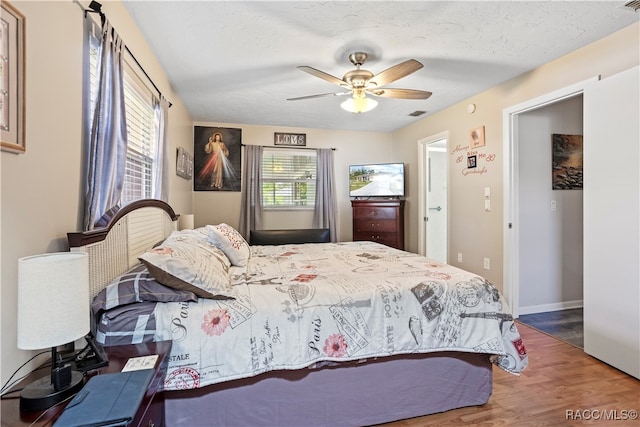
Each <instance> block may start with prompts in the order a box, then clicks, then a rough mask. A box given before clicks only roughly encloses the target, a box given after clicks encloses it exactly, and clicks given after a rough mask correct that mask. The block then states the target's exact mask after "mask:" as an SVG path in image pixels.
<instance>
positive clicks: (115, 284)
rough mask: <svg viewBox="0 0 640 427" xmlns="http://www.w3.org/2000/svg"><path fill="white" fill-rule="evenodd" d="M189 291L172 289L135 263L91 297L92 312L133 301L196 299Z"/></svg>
mask: <svg viewBox="0 0 640 427" xmlns="http://www.w3.org/2000/svg"><path fill="white" fill-rule="evenodd" d="M197 300H198V297H197V296H196V294H194V293H193V292H191V291H185V290H180V289H173V288H169V287H167V286H164V285H162V284H160V283H158V282H157V281H156V279H154V278H153V277H152V276H151V274H149V270H148V269H147V268H146V267H145V266H144V265H142V264H136V265H135V266H133V267H132V268H131V269H129V270H128V271H127V272H126V273H124V274H123V275H121V276H119V277H116V278H115V279H114V280H113V281H112V282H111V283H109V284H108V285H107V286H106V287H105V288H104V289H103V290H102V291H100V293H99V294H98V295H96V296H95V298H94V299H93V304H92V305H91V309H92V310H93V312H94V313H98V311H100V310H109V309H111V308H114V307H118V306H121V305H126V304H132V303H134V302H143V301H148V302H171V301H197Z"/></svg>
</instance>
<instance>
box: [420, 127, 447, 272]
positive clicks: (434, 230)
mask: <svg viewBox="0 0 640 427" xmlns="http://www.w3.org/2000/svg"><path fill="white" fill-rule="evenodd" d="M419 144H420V160H421V161H420V167H419V169H420V171H419V173H420V185H419V187H420V196H421V197H420V201H419V203H420V216H421V218H422V221H421V226H420V230H419V232H420V239H419V246H420V253H421V254H422V255H425V256H427V257H429V258H432V259H435V260H437V261H440V262H443V263H447V262H448V256H447V253H448V221H447V218H448V209H447V200H448V193H447V138H446V135H444V134H439V135H435V136H433V137H430V138H426V139H424V140H421V141H419Z"/></svg>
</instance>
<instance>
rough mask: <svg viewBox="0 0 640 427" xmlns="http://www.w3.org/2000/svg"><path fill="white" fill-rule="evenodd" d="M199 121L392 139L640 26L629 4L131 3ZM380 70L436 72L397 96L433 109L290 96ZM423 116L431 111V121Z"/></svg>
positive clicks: (399, 84)
mask: <svg viewBox="0 0 640 427" xmlns="http://www.w3.org/2000/svg"><path fill="white" fill-rule="evenodd" d="M123 3H124V5H125V7H126V8H127V9H128V11H129V13H130V14H131V16H132V18H133V19H134V21H135V22H136V23H137V25H138V27H139V28H140V30H141V31H142V33H143V34H144V36H145V38H146V39H147V41H148V43H149V45H150V46H151V49H152V50H153V51H154V53H155V55H156V56H157V57H158V59H159V61H160V63H161V64H162V66H163V68H164V69H165V71H166V73H167V75H168V77H169V80H170V82H171V84H172V86H173V87H174V89H175V90H176V92H177V93H178V94H179V96H180V98H181V99H182V101H183V102H184V103H185V105H186V107H187V109H188V110H189V112H190V114H191V115H192V117H193V119H194V120H195V121H201V122H224V123H237V124H260V125H277V126H293V127H311V128H330V129H345V130H371V131H384V132H390V131H393V130H396V129H399V128H401V127H403V126H406V125H408V124H410V123H412V122H414V121H416V120H419V119H420V118H422V117H426V115H428V114H431V113H434V112H436V111H439V110H442V109H444V108H446V107H448V106H450V105H452V104H455V103H457V102H460V101H462V100H464V99H466V98H468V97H470V96H473V95H475V94H477V93H480V92H482V91H484V90H486V89H488V88H490V87H492V86H495V85H496V84H499V83H501V82H504V81H506V80H509V79H511V78H513V77H516V76H518V75H520V74H522V73H524V72H526V71H528V70H531V69H533V68H536V67H537V66H539V65H541V64H544V63H546V62H549V61H551V60H553V59H555V58H558V57H560V56H562V55H564V54H566V53H568V52H571V51H573V50H575V49H577V48H579V47H582V46H584V45H587V44H589V43H591V42H593V41H595V40H598V39H600V38H602V37H604V36H606V35H608V34H610V33H613V32H615V31H617V30H619V29H621V28H623V27H626V26H628V25H630V24H632V23H634V22H637V21H638V19H640V18H639V16H640V15H638V14H637V13H634V12H633V11H632V10H629V9H628V8H623V7H621V5H622V4H623V1H604V2H602V1H601V2H595V1H583V2H572V1H567V2H561V1H530V2H516V1H499V2H498V1H473V2H460V1H448V2H435V1H385V2H382V1H378V2H365V1H325V2H317V1H298V2H283V1H251V2H250V1H193V2H192V1H139V0H124V1H123ZM355 51H363V52H366V53H368V54H369V59H368V60H367V62H366V63H365V65H364V66H363V68H365V69H368V70H370V71H371V72H373V73H374V74H376V73H379V72H380V71H383V70H385V69H387V68H389V67H391V66H393V65H395V64H397V63H399V62H402V61H404V60H406V59H410V58H414V59H416V60H418V61H420V62H422V63H423V64H424V68H422V69H420V70H419V71H417V72H415V73H414V74H411V75H410V76H408V77H405V78H402V79H400V80H398V81H396V82H394V83H391V84H389V85H388V86H387V87H389V88H407V89H419V90H428V91H432V92H433V96H431V98H429V99H427V100H400V99H390V98H377V100H378V101H379V104H378V107H377V108H376V109H374V110H372V111H370V112H367V113H363V114H351V113H348V112H345V111H344V110H342V109H341V108H340V102H342V101H343V100H344V99H345V98H344V97H333V96H328V97H323V98H314V99H307V100H300V101H287V98H292V97H299V96H306V95H314V94H322V93H328V92H339V91H341V88H339V87H338V86H335V85H332V84H331V83H329V82H327V81H324V80H321V79H319V78H317V77H314V76H311V75H309V74H307V73H304V72H302V71H300V70H298V69H297V68H296V67H297V66H298V65H308V66H311V67H314V68H317V69H319V70H322V71H324V72H326V73H329V74H332V75H334V76H336V77H338V78H342V76H343V75H344V73H345V72H347V71H349V70H351V69H353V68H354V67H353V65H352V64H351V63H350V62H349V60H348V56H349V54H350V53H352V52H355ZM416 110H424V111H427V114H426V115H423V116H421V117H420V118H416V117H410V116H409V114H410V113H412V112H414V111H416Z"/></svg>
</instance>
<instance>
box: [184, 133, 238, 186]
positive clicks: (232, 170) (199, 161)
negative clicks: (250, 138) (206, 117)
mask: <svg viewBox="0 0 640 427" xmlns="http://www.w3.org/2000/svg"><path fill="white" fill-rule="evenodd" d="M193 153H194V156H193V157H194V166H195V171H194V172H195V176H194V180H193V189H194V191H240V179H241V170H240V168H241V165H242V161H241V160H242V158H241V156H242V129H238V128H221V127H209V126H194V128H193Z"/></svg>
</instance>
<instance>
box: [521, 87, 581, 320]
mask: <svg viewBox="0 0 640 427" xmlns="http://www.w3.org/2000/svg"><path fill="white" fill-rule="evenodd" d="M554 133H559V134H569V135H582V134H583V131H582V95H580V96H575V97H573V98H570V99H567V100H564V101H561V102H558V103H555V104H552V105H548V106H545V107H542V108H539V109H537V110H534V111H529V112H526V113H522V114H520V115H519V116H518V159H519V161H518V178H519V179H518V182H519V196H520V197H519V207H520V218H519V226H520V262H519V266H520V269H519V271H520V278H519V282H520V310H519V312H520V313H521V314H527V313H536V312H541V311H549V310H553V309H560V308H563V307H575V306H576V304H577V305H578V306H580V305H581V304H582V250H583V244H582V242H583V238H582V190H553V189H552V188H551V187H552V182H551V170H552V168H551V160H552V149H551V135H552V134H554ZM586 173H588V171H587V172H586ZM551 201H555V203H556V209H557V210H556V211H552V209H551Z"/></svg>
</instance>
